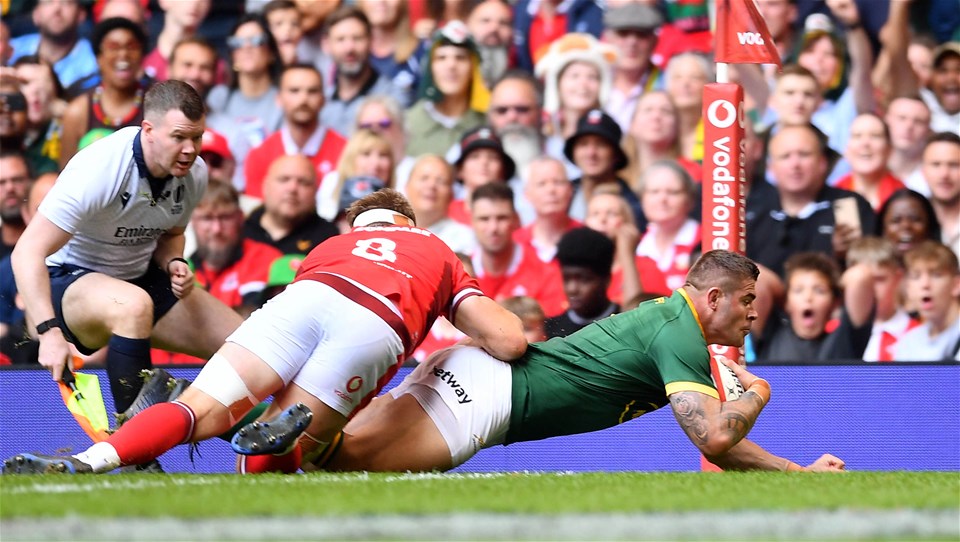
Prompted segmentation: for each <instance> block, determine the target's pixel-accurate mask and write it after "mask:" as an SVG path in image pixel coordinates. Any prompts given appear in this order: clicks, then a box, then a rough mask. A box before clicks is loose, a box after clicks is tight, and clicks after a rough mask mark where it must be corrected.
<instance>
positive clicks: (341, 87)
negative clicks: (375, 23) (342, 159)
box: [320, 6, 403, 136]
mask: <svg viewBox="0 0 960 542" xmlns="http://www.w3.org/2000/svg"><path fill="white" fill-rule="evenodd" d="M326 25H327V26H326V39H327V44H328V47H329V49H330V56H331V57H332V59H333V63H334V65H335V66H336V72H335V74H336V75H335V79H334V85H333V86H332V87H331V88H327V89H326V98H327V100H326V101H327V103H326V105H324V107H323V112H322V113H321V115H320V123H321V124H323V125H324V126H336V127H338V128H339V129H340V130H349V129H350V128H351V127H353V125H354V120H355V119H356V116H357V110H358V109H359V107H360V102H362V101H363V99H364V98H366V97H367V96H377V95H387V96H391V97H393V98H395V99H397V100H401V99H402V98H403V97H402V96H401V94H400V92H398V91H397V90H396V88H395V87H394V86H393V83H392V82H391V80H390V79H388V78H386V77H383V76H382V75H380V73H378V72H377V70H376V69H375V68H374V67H373V65H372V64H371V63H370V40H371V37H370V36H371V26H370V20H369V19H367V16H366V15H364V13H363V11H361V10H360V8H358V7H356V6H341V7H340V8H338V9H337V11H334V12H333V13H332V14H330V17H328V18H327V21H326ZM345 135H348V136H349V135H350V133H349V132H345Z"/></svg>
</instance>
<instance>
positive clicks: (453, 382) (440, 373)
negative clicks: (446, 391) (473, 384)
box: [433, 367, 473, 405]
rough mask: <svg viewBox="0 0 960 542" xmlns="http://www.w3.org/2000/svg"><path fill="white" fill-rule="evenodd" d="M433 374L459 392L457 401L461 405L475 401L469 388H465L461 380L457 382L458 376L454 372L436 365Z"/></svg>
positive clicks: (455, 391)
mask: <svg viewBox="0 0 960 542" xmlns="http://www.w3.org/2000/svg"><path fill="white" fill-rule="evenodd" d="M433 376H435V377H437V378H439V379H440V382H443V383H444V384H446V385H448V386H450V389H452V390H453V393H455V394H457V397H459V399H458V400H457V402H459V403H460V404H461V405H465V404H467V403H470V402H473V399H470V394H469V393H467V390H465V389H463V386H461V385H460V383H459V382H457V377H455V376H454V375H453V373H452V372H450V371H445V370H443V369H441V368H439V367H434V368H433Z"/></svg>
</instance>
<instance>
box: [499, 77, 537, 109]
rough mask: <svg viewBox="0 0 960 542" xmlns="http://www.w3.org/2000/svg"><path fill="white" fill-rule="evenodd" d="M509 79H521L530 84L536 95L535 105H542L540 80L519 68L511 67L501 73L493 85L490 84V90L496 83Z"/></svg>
mask: <svg viewBox="0 0 960 542" xmlns="http://www.w3.org/2000/svg"><path fill="white" fill-rule="evenodd" d="M509 80H513V81H522V82H524V83H526V84H528V85H530V86H531V87H532V88H533V92H534V94H535V95H536V97H537V106H539V107H543V86H542V85H541V84H540V81H539V80H537V78H536V77H534V76H533V74H531V73H530V72H528V71H526V70H521V69H519V68H511V69H509V70H507V71H506V72H504V74H503V75H501V76H500V78H499V79H497V80H496V82H494V83H493V85H490V90H491V91H493V89H495V88H497V85H499V84H500V83H502V82H504V81H509Z"/></svg>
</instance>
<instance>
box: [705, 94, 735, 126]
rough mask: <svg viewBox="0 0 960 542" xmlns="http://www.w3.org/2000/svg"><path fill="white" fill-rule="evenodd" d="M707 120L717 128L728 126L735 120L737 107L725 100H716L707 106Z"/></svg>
mask: <svg viewBox="0 0 960 542" xmlns="http://www.w3.org/2000/svg"><path fill="white" fill-rule="evenodd" d="M707 120H708V121H710V124H712V125H714V126H716V127H717V128H729V127H731V126H733V123H734V122H736V121H737V108H736V107H734V106H733V104H732V103H730V102H728V101H727V100H717V101H715V102H713V103H711V104H710V106H709V107H707Z"/></svg>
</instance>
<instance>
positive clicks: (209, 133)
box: [200, 128, 233, 160]
mask: <svg viewBox="0 0 960 542" xmlns="http://www.w3.org/2000/svg"><path fill="white" fill-rule="evenodd" d="M200 152H212V153H214V154H218V155H220V156H222V157H223V158H229V159H230V160H233V153H232V152H230V143H229V142H228V141H227V138H225V137H223V135H222V134H220V133H219V132H216V131H214V130H211V129H210V128H207V129H206V130H204V131H203V136H202V137H201V138H200Z"/></svg>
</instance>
